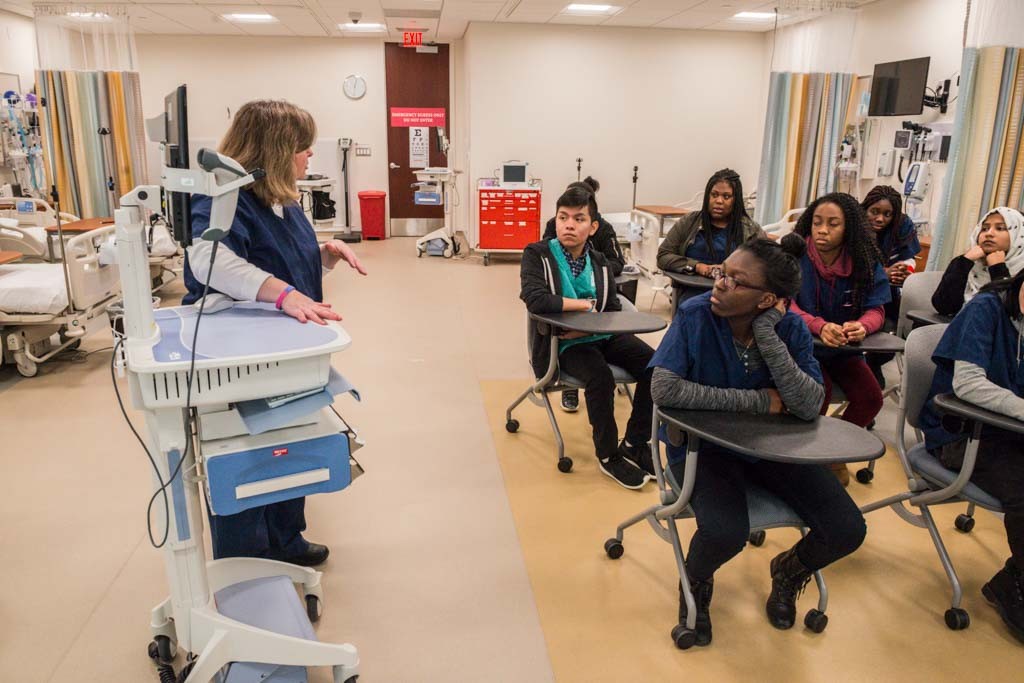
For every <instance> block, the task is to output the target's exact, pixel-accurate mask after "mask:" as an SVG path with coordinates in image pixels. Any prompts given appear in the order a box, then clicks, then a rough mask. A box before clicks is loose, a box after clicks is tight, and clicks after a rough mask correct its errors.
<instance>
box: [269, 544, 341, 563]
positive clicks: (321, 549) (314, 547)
mask: <svg viewBox="0 0 1024 683" xmlns="http://www.w3.org/2000/svg"><path fill="white" fill-rule="evenodd" d="M330 554H331V549H330V548H328V547H327V546H325V545H320V544H319V543H310V544H309V547H307V548H306V551H305V552H304V553H301V554H299V555H292V556H291V557H280V558H277V559H279V560H281V561H282V562H287V563H289V564H297V565H299V566H300V567H316V566H317V565H321V564H323V563H324V562H325V561H326V560H327V556H328V555H330Z"/></svg>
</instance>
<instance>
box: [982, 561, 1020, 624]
mask: <svg viewBox="0 0 1024 683" xmlns="http://www.w3.org/2000/svg"><path fill="white" fill-rule="evenodd" d="M1010 562H1011V561H1010V560H1007V562H1006V566H1005V567H1003V568H1002V569H1000V570H999V571H998V572H996V575H995V576H993V577H992V580H991V581H989V582H988V583H986V584H985V585H984V586H982V588H981V593H982V595H984V596H985V599H986V600H988V601H989V604H991V605H992V606H993V607H995V608H996V611H997V612H999V616H1000V617H1002V618H1003V623H1004V624H1006V627H1007V628H1008V629H1010V633H1012V634H1013V637H1014V638H1016V639H1017V640H1019V641H1021V642H1022V643H1024V572H1022V571H1021V570H1020V569H1017V568H1016V567H1014V566H1013V565H1012V564H1010Z"/></svg>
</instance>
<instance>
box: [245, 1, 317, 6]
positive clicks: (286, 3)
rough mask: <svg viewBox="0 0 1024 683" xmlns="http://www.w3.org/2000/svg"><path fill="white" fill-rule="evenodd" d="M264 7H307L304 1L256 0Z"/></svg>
mask: <svg viewBox="0 0 1024 683" xmlns="http://www.w3.org/2000/svg"><path fill="white" fill-rule="evenodd" d="M256 2H257V3H258V4H260V5H262V6H264V7H306V5H305V4H304V3H303V2H302V0H256Z"/></svg>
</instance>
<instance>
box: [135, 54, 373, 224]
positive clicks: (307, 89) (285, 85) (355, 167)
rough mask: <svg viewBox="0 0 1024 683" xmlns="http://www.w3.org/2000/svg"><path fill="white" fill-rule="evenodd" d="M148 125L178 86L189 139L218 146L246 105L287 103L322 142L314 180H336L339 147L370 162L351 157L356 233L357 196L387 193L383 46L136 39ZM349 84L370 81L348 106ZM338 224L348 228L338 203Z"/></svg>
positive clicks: (153, 159)
mask: <svg viewBox="0 0 1024 683" xmlns="http://www.w3.org/2000/svg"><path fill="white" fill-rule="evenodd" d="M136 43H137V48H138V53H139V63H140V65H141V67H140V69H139V71H140V79H141V82H142V104H143V112H144V114H145V116H146V117H147V118H148V117H151V116H155V115H157V114H159V113H160V112H161V111H163V98H164V95H166V94H167V93H169V92H171V91H172V90H173V89H174V88H175V87H177V86H178V85H181V84H182V83H184V84H186V85H188V88H189V93H188V97H189V135H190V137H191V139H192V140H193V141H194V142H193V144H192V147H197V145H196V144H195V142H200V143H215V142H216V141H218V140H219V139H220V137H221V136H222V135H223V134H224V132H225V131H226V130H227V127H228V123H229V111H230V112H234V111H236V110H237V109H238V107H239V106H240V105H242V104H244V103H245V102H247V101H249V100H254V99H261V98H274V99H285V100H289V101H291V102H293V103H295V104H297V105H298V106H300V107H303V108H304V109H307V110H308V111H309V112H310V113H311V114H312V115H313V118H314V119H316V122H317V128H318V136H319V139H318V141H317V144H316V145H315V146H314V148H313V151H314V156H313V158H312V159H311V161H310V172H311V173H321V174H323V175H328V176H330V177H332V178H338V177H339V176H340V156H339V155H338V153H337V139H338V138H340V137H350V138H354V139H355V141H356V142H357V143H358V144H360V145H368V146H369V147H370V148H371V151H372V156H370V157H356V156H355V155H354V153H351V152H350V154H349V168H350V171H351V175H350V177H349V189H350V193H351V212H352V224H353V225H354V226H358V225H359V224H360V221H359V202H358V199H357V197H356V194H357V193H358V192H359V191H360V190H369V189H375V190H381V189H382V190H387V183H388V172H387V163H388V161H387V158H388V155H387V128H386V125H387V122H386V117H385V113H386V104H385V102H386V100H385V81H384V43H383V41H381V40H376V39H346V40H338V39H326V38H324V39H318V38H253V37H225V36H216V37H213V36H211V37H205V36H154V35H140V36H137V38H136ZM349 74H360V75H362V76H363V77H364V78H365V79H366V83H367V93H366V96H365V97H363V98H362V99H361V100H355V101H353V100H349V99H348V98H347V97H345V95H344V94H343V92H342V83H343V81H344V80H345V78H346V76H348V75H349ZM147 158H148V160H149V165H150V174H151V178H152V177H153V175H152V174H153V171H154V169H158V168H159V154H158V152H157V151H156V149H155V148H153V149H150V150H148V151H147ZM333 196H334V199H335V200H336V201H337V202H338V206H337V210H338V217H339V221H343V219H344V208H343V206H342V197H341V194H340V193H339V192H335V193H334V195H333Z"/></svg>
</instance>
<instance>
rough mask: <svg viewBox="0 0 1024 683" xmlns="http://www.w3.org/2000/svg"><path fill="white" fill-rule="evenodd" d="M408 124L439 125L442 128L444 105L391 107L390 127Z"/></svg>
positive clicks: (401, 126)
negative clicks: (433, 106) (432, 106)
mask: <svg viewBox="0 0 1024 683" xmlns="http://www.w3.org/2000/svg"><path fill="white" fill-rule="evenodd" d="M409 126H440V127H441V128H444V127H445V126H446V123H445V110H444V107H435V108H424V107H391V127H392V128H407V127H409Z"/></svg>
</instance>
